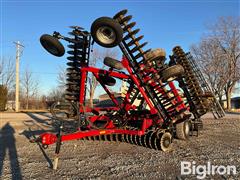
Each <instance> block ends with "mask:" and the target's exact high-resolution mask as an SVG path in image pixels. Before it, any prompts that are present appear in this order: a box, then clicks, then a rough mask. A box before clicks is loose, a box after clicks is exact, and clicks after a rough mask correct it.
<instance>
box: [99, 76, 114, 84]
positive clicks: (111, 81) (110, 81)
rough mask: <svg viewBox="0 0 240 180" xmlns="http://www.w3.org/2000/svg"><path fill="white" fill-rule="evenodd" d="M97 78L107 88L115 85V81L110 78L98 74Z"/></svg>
mask: <svg viewBox="0 0 240 180" xmlns="http://www.w3.org/2000/svg"><path fill="white" fill-rule="evenodd" d="M99 77H100V80H101V81H102V83H103V84H105V85H107V86H114V85H115V84H116V79H114V78H113V77H111V76H107V75H104V74H99Z"/></svg>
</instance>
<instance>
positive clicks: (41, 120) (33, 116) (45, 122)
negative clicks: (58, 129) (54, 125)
mask: <svg viewBox="0 0 240 180" xmlns="http://www.w3.org/2000/svg"><path fill="white" fill-rule="evenodd" d="M26 114H27V115H28V116H29V117H30V118H32V119H34V120H35V121H36V122H38V123H40V124H43V125H47V126H49V125H50V124H49V122H48V121H47V120H46V119H41V118H38V117H37V116H36V115H34V114H33V113H26Z"/></svg>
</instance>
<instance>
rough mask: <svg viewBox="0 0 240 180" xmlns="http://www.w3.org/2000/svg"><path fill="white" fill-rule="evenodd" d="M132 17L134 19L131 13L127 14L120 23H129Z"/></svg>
mask: <svg viewBox="0 0 240 180" xmlns="http://www.w3.org/2000/svg"><path fill="white" fill-rule="evenodd" d="M131 19H132V16H131V15H129V16H125V17H124V18H122V19H121V20H120V21H119V23H120V24H123V23H128V22H129V21H130V20H131Z"/></svg>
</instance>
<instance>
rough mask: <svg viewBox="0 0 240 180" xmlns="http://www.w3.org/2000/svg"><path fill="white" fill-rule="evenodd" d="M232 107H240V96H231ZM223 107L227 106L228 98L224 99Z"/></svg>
mask: <svg viewBox="0 0 240 180" xmlns="http://www.w3.org/2000/svg"><path fill="white" fill-rule="evenodd" d="M231 107H232V109H240V97H234V98H231ZM223 108H224V109H226V108H227V100H223Z"/></svg>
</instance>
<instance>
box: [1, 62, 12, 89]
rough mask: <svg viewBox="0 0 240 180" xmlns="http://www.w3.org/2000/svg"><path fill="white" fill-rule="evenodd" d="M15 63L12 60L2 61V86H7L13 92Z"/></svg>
mask: <svg viewBox="0 0 240 180" xmlns="http://www.w3.org/2000/svg"><path fill="white" fill-rule="evenodd" d="M14 67H15V65H14V61H13V60H12V59H11V58H8V59H6V58H4V57H3V58H2V59H0V84H2V85H4V86H6V87H7V88H8V90H12V89H13V86H14V77H15V73H14V72H15V69H14Z"/></svg>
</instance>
